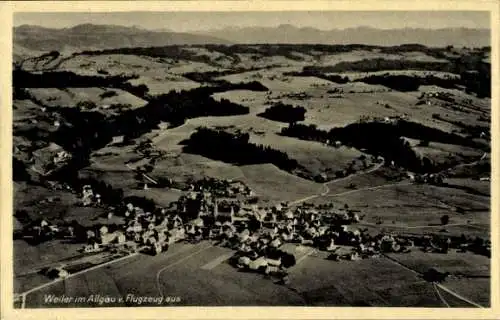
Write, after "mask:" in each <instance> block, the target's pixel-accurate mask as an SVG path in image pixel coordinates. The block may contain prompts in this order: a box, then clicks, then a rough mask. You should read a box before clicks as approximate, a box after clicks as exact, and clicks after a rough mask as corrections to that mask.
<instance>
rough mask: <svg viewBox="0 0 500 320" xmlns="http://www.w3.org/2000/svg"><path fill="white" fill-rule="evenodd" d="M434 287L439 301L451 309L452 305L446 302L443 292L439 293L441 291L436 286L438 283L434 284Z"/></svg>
mask: <svg viewBox="0 0 500 320" xmlns="http://www.w3.org/2000/svg"><path fill="white" fill-rule="evenodd" d="M432 286H433V287H434V290H436V293H437V295H438V297H439V299H440V300H441V301H442V302H443V303H444V304H445V305H446V307H448V308H451V307H450V305H449V304H448V302H446V300H445V299H444V298H443V296H442V295H441V292H439V289H438V287H437V286H436V283H433V284H432Z"/></svg>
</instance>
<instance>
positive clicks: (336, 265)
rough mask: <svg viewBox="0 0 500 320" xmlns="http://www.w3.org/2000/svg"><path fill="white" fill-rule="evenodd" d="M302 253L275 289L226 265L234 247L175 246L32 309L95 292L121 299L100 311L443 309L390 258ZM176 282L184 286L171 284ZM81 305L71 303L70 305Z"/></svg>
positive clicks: (74, 284)
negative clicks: (148, 299) (342, 258)
mask: <svg viewBox="0 0 500 320" xmlns="http://www.w3.org/2000/svg"><path fill="white" fill-rule="evenodd" d="M298 249H299V248H297V249H295V251H297V252H298V253H299V254H298V261H300V262H299V263H298V264H297V266H295V267H294V268H293V269H292V270H291V274H290V284H289V285H287V286H281V285H277V284H274V283H273V281H271V280H269V279H265V278H264V277H263V276H262V275H258V274H253V273H244V272H238V271H237V270H235V269H234V268H233V267H231V266H229V265H228V264H227V262H225V261H224V260H222V259H224V258H223V257H229V255H230V254H231V252H230V251H228V249H224V248H218V247H213V246H211V245H210V244H208V243H205V242H204V243H200V244H198V245H190V244H176V245H175V246H173V247H172V248H171V250H169V251H168V252H167V253H164V254H162V255H159V256H154V257H152V256H136V257H132V258H129V259H127V260H123V261H121V262H117V263H115V264H110V265H108V266H106V267H103V268H99V269H96V270H93V271H90V272H87V273H84V274H81V275H78V276H75V277H73V278H71V279H68V280H65V281H61V282H58V283H57V284H54V285H52V286H50V287H46V288H45V289H41V290H39V291H36V292H33V293H30V294H28V295H27V297H26V307H37V306H43V307H58V306H61V305H58V304H52V303H46V302H45V303H44V296H45V295H46V294H49V293H50V294H54V295H63V294H64V295H67V296H74V297H80V296H81V297H86V298H88V297H90V295H92V294H94V293H95V292H99V293H100V295H101V296H102V297H106V296H107V297H112V298H115V299H116V300H118V299H119V298H120V297H121V298H123V301H121V302H118V301H115V302H114V303H113V302H112V303H105V304H104V305H103V304H101V305H100V306H108V307H110V306H137V305H138V303H137V302H135V303H134V302H132V301H128V299H127V294H131V295H134V296H136V297H138V296H155V297H160V296H163V297H179V298H180V301H179V302H177V303H168V302H166V301H165V300H164V301H163V302H162V303H161V304H159V303H158V302H153V303H144V304H143V306H160V305H161V306H166V305H170V306H175V305H178V306H182V305H187V306H193V305H199V306H218V305H233V306H252V305H269V306H272V305H305V304H307V305H313V306H325V305H332V304H335V305H341V306H347V305H350V306H353V305H354V306H370V305H384V306H415V307H418V306H423V305H425V306H435V307H441V306H443V305H442V303H440V301H439V300H438V299H437V297H436V296H435V295H433V294H429V293H432V285H431V284H429V283H426V282H425V281H423V280H422V279H420V278H419V277H417V276H416V275H415V274H414V273H412V272H410V271H401V272H396V273H395V272H394V265H393V263H391V262H389V261H388V260H386V259H384V258H380V259H370V260H363V261H357V262H351V263H349V262H333V261H328V260H325V259H324V258H323V257H314V256H312V255H309V254H308V253H309V252H310V250H311V249H309V248H303V249H302V250H298ZM287 250H292V251H293V249H292V248H288V249H287ZM226 259H227V258H226ZM347 264H349V265H347ZM138 266H140V268H138ZM375 275H376V276H375ZM173 278H175V279H182V281H175V282H174V281H169V279H173ZM97 279H99V280H98V281H97ZM339 279H342V280H341V281H339ZM208 280H209V281H208ZM360 280H361V281H360ZM395 282H397V283H398V285H397V286H394V283H395ZM257 288H258V289H257ZM204 290H210V292H211V295H206V294H203V292H204ZM325 292H328V294H325ZM83 304H84V303H75V302H73V303H70V304H69V305H65V306H73V307H75V306H82V305H83ZM85 306H87V307H88V306H99V304H98V303H97V302H95V303H89V304H87V305H85Z"/></svg>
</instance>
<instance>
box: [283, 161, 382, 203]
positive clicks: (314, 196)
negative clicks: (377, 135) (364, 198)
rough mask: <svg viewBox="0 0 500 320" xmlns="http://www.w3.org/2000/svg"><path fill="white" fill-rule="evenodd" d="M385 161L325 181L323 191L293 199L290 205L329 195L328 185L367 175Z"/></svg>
mask: <svg viewBox="0 0 500 320" xmlns="http://www.w3.org/2000/svg"><path fill="white" fill-rule="evenodd" d="M384 163H385V162H384V161H383V162H381V163H377V164H376V165H375V166H373V168H370V169H368V170H366V171H361V172H357V173H354V174H351V175H348V176H347V177H343V178H339V179H335V180H332V181H328V182H325V183H323V185H322V187H321V188H322V189H324V190H323V191H321V192H319V193H317V194H314V195H311V196H308V197H305V198H301V199H298V200H295V201H292V202H290V205H296V204H299V203H302V202H305V201H309V200H312V199H315V198H318V197H324V196H327V195H328V193H329V192H330V188H329V187H328V185H330V184H333V183H339V182H341V181H344V180H347V179H352V178H353V177H356V176H360V175H365V174H368V173H371V172H374V171H376V170H378V169H380V168H381V167H382V166H383V165H384ZM384 186H387V185H384ZM379 187H383V186H379ZM373 188H378V187H371V189H373ZM369 189H370V188H364V189H359V190H352V191H347V192H345V193H339V194H334V195H328V196H329V197H333V196H339V195H344V194H348V193H351V192H359V191H364V190H369Z"/></svg>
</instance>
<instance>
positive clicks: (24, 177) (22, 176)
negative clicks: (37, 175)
mask: <svg viewBox="0 0 500 320" xmlns="http://www.w3.org/2000/svg"><path fill="white" fill-rule="evenodd" d="M12 174H13V180H14V181H29V180H30V179H31V178H30V175H29V173H28V171H26V166H25V165H24V163H23V162H22V161H21V160H19V159H16V158H14V157H13V158H12Z"/></svg>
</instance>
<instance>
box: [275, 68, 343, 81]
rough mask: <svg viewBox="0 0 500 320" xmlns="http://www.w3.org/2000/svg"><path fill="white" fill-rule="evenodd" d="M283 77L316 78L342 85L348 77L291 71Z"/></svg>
mask: <svg viewBox="0 0 500 320" xmlns="http://www.w3.org/2000/svg"><path fill="white" fill-rule="evenodd" d="M283 75H284V76H295V77H316V78H320V79H324V80H327V81H331V82H335V83H338V84H344V83H348V82H349V81H350V80H349V77H347V76H344V77H343V76H341V75H337V74H331V75H326V74H324V73H322V72H319V71H317V70H302V71H300V72H296V71H292V72H285V73H284V74H283Z"/></svg>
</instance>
